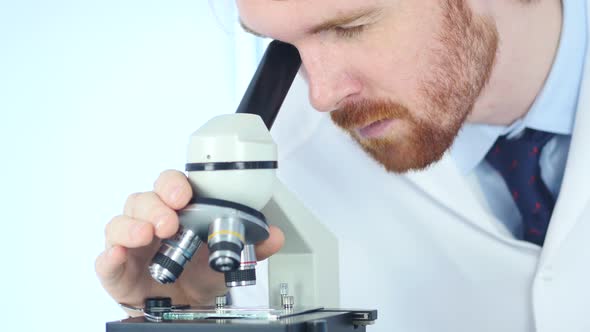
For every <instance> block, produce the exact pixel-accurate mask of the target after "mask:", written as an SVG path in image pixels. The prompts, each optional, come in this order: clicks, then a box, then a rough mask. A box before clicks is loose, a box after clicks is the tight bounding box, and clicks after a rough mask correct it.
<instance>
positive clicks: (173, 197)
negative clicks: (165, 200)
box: [170, 186, 182, 203]
mask: <svg viewBox="0 0 590 332" xmlns="http://www.w3.org/2000/svg"><path fill="white" fill-rule="evenodd" d="M181 192H182V187H181V186H178V187H176V188H174V189H173V190H172V193H171V194H170V200H171V201H172V202H174V203H177V202H178V201H179V200H180V194H181Z"/></svg>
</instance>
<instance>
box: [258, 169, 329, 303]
mask: <svg viewBox="0 0 590 332" xmlns="http://www.w3.org/2000/svg"><path fill="white" fill-rule="evenodd" d="M262 213H263V214H264V215H265V216H266V220H268V222H269V223H270V224H274V225H277V226H278V227H279V228H281V230H282V231H283V232H284V233H285V245H284V247H283V248H282V249H281V250H280V251H279V252H278V253H277V254H275V255H273V256H272V257H270V258H269V263H268V270H269V272H268V282H269V297H270V299H269V300H270V305H271V306H280V305H281V303H280V298H281V297H280V293H279V290H280V284H281V283H288V285H289V295H293V296H294V299H295V301H296V305H297V306H299V305H302V306H312V307H314V306H324V307H334V308H337V307H338V306H339V279H338V275H339V268H338V241H337V239H336V237H335V236H334V235H333V234H332V233H331V232H330V231H329V230H328V229H327V228H326V227H325V226H324V225H323V224H322V223H320V222H319V220H317V219H316V217H315V216H314V215H313V214H312V213H311V212H310V211H309V210H308V209H307V208H306V207H305V206H304V205H303V204H302V203H301V202H300V201H299V200H298V199H297V198H296V197H295V195H294V194H292V193H291V192H289V190H288V189H287V188H286V187H285V185H284V184H283V183H282V182H280V181H279V180H278V179H277V181H276V184H275V190H274V194H273V196H272V199H271V200H270V202H269V203H268V204H267V205H266V206H265V207H264V209H263V210H262Z"/></svg>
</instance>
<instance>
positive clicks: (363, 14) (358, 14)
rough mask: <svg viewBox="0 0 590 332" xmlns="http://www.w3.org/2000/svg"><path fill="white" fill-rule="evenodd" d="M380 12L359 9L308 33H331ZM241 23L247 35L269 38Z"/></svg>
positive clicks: (324, 23)
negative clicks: (330, 31) (335, 29)
mask: <svg viewBox="0 0 590 332" xmlns="http://www.w3.org/2000/svg"><path fill="white" fill-rule="evenodd" d="M380 12H381V10H380V9H377V8H365V9H359V10H356V11H353V12H352V13H347V14H345V15H342V16H337V17H334V18H332V19H329V20H327V21H325V22H322V23H320V24H318V25H316V26H314V27H312V28H311V29H309V30H308V33H310V34H317V33H319V32H322V31H329V30H332V29H334V28H337V27H341V26H345V25H347V24H350V23H353V22H355V21H358V20H360V19H367V18H372V17H375V16H377V15H378V14H379V13H380ZM239 22H240V26H241V27H242V29H244V31H246V32H247V33H250V34H253V35H254V36H256V37H261V38H269V37H268V36H265V35H263V34H261V33H259V32H256V31H254V30H253V29H252V28H250V27H248V26H247V25H246V24H244V21H242V18H239Z"/></svg>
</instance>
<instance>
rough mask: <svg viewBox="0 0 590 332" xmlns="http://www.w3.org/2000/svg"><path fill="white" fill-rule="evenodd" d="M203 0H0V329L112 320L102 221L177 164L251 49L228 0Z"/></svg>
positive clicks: (241, 75) (246, 72)
mask: <svg viewBox="0 0 590 332" xmlns="http://www.w3.org/2000/svg"><path fill="white" fill-rule="evenodd" d="M210 2H211V3H210ZM212 3H213V1H205V0H199V1H195V0H190V1H189V0H186V1H180V0H178V1H155V0H152V1H148V0H141V1H140V0H118V1H114V0H102V1H81V0H70V1H67V0H54V1H42V0H16V1H8V0H0V135H1V136H0V152H1V155H0V156H1V159H0V165H1V166H0V170H1V172H0V184H1V190H0V192H1V197H0V202H1V203H0V204H2V205H1V207H2V209H1V211H2V216H1V217H0V218H1V221H2V223H1V225H2V232H1V234H2V240H1V242H0V243H1V250H2V260H1V261H0V272H1V274H0V278H1V279H0V291H1V295H2V296H3V297H4V298H3V299H2V301H0V313H1V314H2V315H4V317H3V318H6V316H7V315H8V318H7V319H4V322H3V323H2V325H1V326H2V327H0V330H2V331H17V330H19V331H96V332H99V331H104V330H105V328H104V323H105V322H106V321H111V320H116V319H120V318H123V316H124V315H123V313H122V311H121V310H120V309H119V308H118V307H117V306H116V305H115V303H114V302H113V301H112V300H111V299H110V298H109V297H108V295H107V294H106V293H105V292H104V291H103V290H102V288H101V286H100V284H99V282H98V280H97V278H96V277H95V273H94V259H95V257H96V256H97V255H98V254H99V253H100V252H101V251H102V250H103V246H104V244H103V241H104V235H103V227H104V225H105V224H106V223H107V222H108V221H109V220H110V218H111V217H113V216H114V215H117V214H119V213H120V212H121V209H122V206H123V203H124V202H125V199H126V197H127V195H129V194H130V193H133V192H136V191H145V190H150V189H151V187H152V183H153V181H154V180H155V179H156V178H157V176H158V174H159V173H160V172H161V171H162V170H165V169H168V168H175V169H182V168H183V167H184V161H185V148H186V143H187V139H188V137H189V135H190V134H191V133H192V131H194V130H195V129H196V128H198V127H199V126H200V125H201V124H202V123H204V122H205V121H206V120H207V119H209V118H210V117H211V116H213V115H214V114H220V113H231V112H233V111H234V109H235V106H236V105H237V102H238V100H239V99H238V98H237V96H240V95H241V93H242V91H243V90H244V89H245V85H246V84H247V82H248V81H249V78H250V76H251V74H252V72H253V70H254V68H255V65H256V62H257V58H258V56H259V55H260V48H261V46H260V44H261V43H260V42H257V41H255V40H254V39H253V38H250V37H247V36H246V35H245V34H244V33H242V32H238V30H239V28H237V25H236V23H235V19H236V13H235V10H234V9H233V6H232V1H231V0H215V5H214V6H213V4H212ZM212 6H213V7H215V8H214V9H212V8H211V7H212ZM12 324H14V325H12Z"/></svg>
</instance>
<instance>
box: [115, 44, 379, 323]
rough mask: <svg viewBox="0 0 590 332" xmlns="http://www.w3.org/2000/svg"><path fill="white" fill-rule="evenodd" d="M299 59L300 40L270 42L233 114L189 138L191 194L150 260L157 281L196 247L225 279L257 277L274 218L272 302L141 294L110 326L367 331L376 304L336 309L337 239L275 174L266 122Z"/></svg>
mask: <svg viewBox="0 0 590 332" xmlns="http://www.w3.org/2000/svg"><path fill="white" fill-rule="evenodd" d="M300 65H301V59H300V57H299V53H298V51H297V49H296V48H295V47H294V46H292V45H289V44H285V43H282V42H279V41H273V42H271V43H270V44H269V46H268V48H267V50H266V52H265V54H264V56H263V58H262V60H261V62H260V65H259V66H258V69H257V71H256V73H255V74H254V77H253V79H252V81H251V83H250V85H249V87H248V89H247V91H246V93H245V95H244V97H243V98H242V101H241V102H240V104H239V106H238V109H237V111H236V113H235V114H228V115H221V116H218V117H215V118H213V119H211V120H209V121H208V122H207V123H205V124H204V125H203V126H202V127H201V128H199V129H198V130H197V131H195V132H194V133H193V134H192V136H191V137H190V142H189V146H188V161H187V164H186V171H187V173H188V178H189V182H190V183H191V185H192V189H193V193H194V198H193V199H192V200H191V202H190V203H189V204H188V205H187V206H186V207H185V208H184V209H183V210H181V211H179V220H180V227H179V230H178V232H177V233H176V235H175V236H173V237H172V238H170V239H166V240H163V241H162V244H161V247H160V249H159V251H158V252H157V253H156V254H155V256H154V257H153V259H152V262H151V264H150V266H149V273H150V274H151V276H152V277H153V278H154V279H155V280H156V281H157V282H159V283H162V284H168V283H173V282H175V281H176V280H177V279H178V278H180V277H181V275H182V272H183V269H184V266H185V265H186V264H187V263H188V262H189V261H190V260H191V258H192V256H193V255H194V254H195V252H196V251H197V250H199V248H201V247H203V246H207V248H208V249H209V266H210V267H211V268H212V269H213V270H215V271H218V272H220V273H223V274H224V275H225V283H226V286H227V287H229V288H232V287H243V286H249V285H254V284H256V264H257V263H256V255H255V252H254V245H255V244H256V243H258V242H260V241H263V240H265V239H266V238H268V236H269V228H268V225H269V223H272V224H274V225H277V226H278V227H279V228H281V229H282V230H283V232H284V234H285V245H284V247H283V248H282V249H281V250H280V251H279V252H278V253H277V254H275V255H273V256H272V257H270V258H269V261H268V270H269V272H268V273H269V276H268V280H269V285H268V286H269V306H268V307H264V308H258V307H253V308H245V307H238V306H234V305H231V304H227V301H226V296H225V295H221V296H218V297H217V298H216V302H215V305H213V306H210V307H193V308H191V307H188V306H185V305H181V304H174V303H172V302H171V299H170V298H161V297H154V298H148V299H146V300H145V303H144V307H143V308H134V307H130V306H127V305H125V304H122V306H124V307H125V308H127V309H132V310H138V311H141V312H142V313H143V316H140V317H134V318H128V319H124V320H121V321H116V322H109V323H107V325H106V330H107V332H139V331H144V330H149V331H176V330H182V331H220V332H225V331H230V330H231V331H244V332H250V331H252V332H254V331H300V332H327V331H330V332H345V331H352V330H355V331H361V332H362V331H365V329H366V326H367V325H371V324H373V323H374V322H375V320H376V319H377V311H376V310H357V309H354V310H353V309H338V302H339V285H338V242H337V240H336V238H335V237H334V235H332V234H331V233H330V232H329V230H328V229H326V228H325V227H324V226H323V225H322V224H321V223H320V222H319V221H318V220H317V219H316V218H315V217H314V216H313V215H312V214H311V213H310V212H309V211H308V210H307V209H306V208H305V206H303V205H302V204H301V203H300V202H299V201H298V200H297V199H296V198H295V196H294V195H293V194H291V193H290V192H289V191H288V190H287V188H286V187H285V186H284V185H283V184H282V183H281V182H280V181H279V180H278V179H277V178H276V170H277V167H278V164H277V147H276V144H275V143H274V141H273V139H272V137H271V135H270V132H269V130H270V128H271V127H272V125H273V122H274V120H275V118H276V116H277V114H278V112H279V109H280V107H281V105H282V103H283V100H284V99H285V97H286V95H287V92H288V91H289V88H290V87H291V83H292V82H293V80H294V78H295V76H296V74H297V72H298V70H299V67H300Z"/></svg>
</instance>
